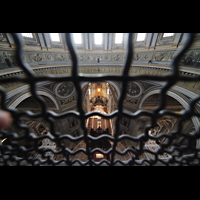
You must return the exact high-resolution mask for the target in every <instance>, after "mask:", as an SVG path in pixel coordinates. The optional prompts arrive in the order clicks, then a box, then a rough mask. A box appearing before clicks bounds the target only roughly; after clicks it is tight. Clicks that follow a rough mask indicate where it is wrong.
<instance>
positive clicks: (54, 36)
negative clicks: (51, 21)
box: [50, 33, 60, 42]
mask: <svg viewBox="0 0 200 200" xmlns="http://www.w3.org/2000/svg"><path fill="white" fill-rule="evenodd" d="M50 36H51V40H52V41H53V42H60V37H59V34H58V33H50Z"/></svg>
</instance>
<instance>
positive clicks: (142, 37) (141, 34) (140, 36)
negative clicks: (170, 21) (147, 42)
mask: <svg viewBox="0 0 200 200" xmlns="http://www.w3.org/2000/svg"><path fill="white" fill-rule="evenodd" d="M145 36H146V33H138V34H137V39H136V41H137V42H138V41H143V40H144V39H145Z"/></svg>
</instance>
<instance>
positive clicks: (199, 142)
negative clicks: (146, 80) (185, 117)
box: [139, 89, 200, 149]
mask: <svg viewBox="0 0 200 200" xmlns="http://www.w3.org/2000/svg"><path fill="white" fill-rule="evenodd" d="M158 93H160V89H156V90H152V91H150V92H148V93H147V94H145V95H144V96H143V98H142V100H141V101H140V103H139V109H141V107H142V104H143V102H144V101H145V100H146V99H147V98H148V97H149V96H151V95H153V94H158ZM166 94H167V95H169V96H171V97H172V98H174V99H176V100H177V101H178V102H179V103H180V104H181V105H182V106H183V107H184V108H185V109H188V108H189V101H186V100H185V99H183V98H182V97H181V96H180V95H178V94H176V93H175V92H172V91H169V90H168V91H167V93H166ZM191 119H192V122H193V124H194V127H195V130H196V131H199V127H200V122H199V120H198V118H197V117H195V116H194V117H192V118H191ZM196 148H198V149H200V139H197V142H196Z"/></svg>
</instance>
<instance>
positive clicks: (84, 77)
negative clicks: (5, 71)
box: [0, 33, 200, 165]
mask: <svg viewBox="0 0 200 200" xmlns="http://www.w3.org/2000/svg"><path fill="white" fill-rule="evenodd" d="M12 36H13V39H14V41H15V43H16V60H17V63H18V65H19V66H20V67H21V68H22V69H23V70H24V72H25V74H26V77H11V78H5V79H2V80H1V83H9V82H15V81H20V82H23V83H27V84H29V86H30V91H31V95H32V96H33V97H34V98H35V99H36V100H37V101H38V102H39V104H40V105H41V108H42V110H41V113H36V114H34V113H31V112H29V111H17V110H14V109H11V108H9V107H7V106H6V104H5V100H6V95H7V94H6V92H5V91H4V90H3V89H0V93H1V108H2V109H3V110H6V111H8V112H10V113H11V114H12V117H13V118H14V119H15V120H14V123H15V125H16V126H17V127H19V128H21V129H24V130H25V131H26V135H25V136H18V135H17V134H15V133H9V132H7V131H1V132H0V138H1V139H3V138H5V137H6V138H7V140H8V144H12V145H13V146H15V148H14V149H13V148H11V146H9V145H7V146H4V147H3V145H1V146H0V148H1V151H2V155H0V164H1V165H26V164H31V165H59V164H64V165H74V164H78V163H79V164H80V165H101V164H105V165H116V164H122V165H145V164H147V165H156V164H164V165H169V164H175V165H176V164H177V165H199V162H200V159H199V155H198V154H199V149H197V148H194V147H190V141H192V140H197V139H199V137H200V131H199V130H198V131H195V132H194V133H193V134H189V135H188V134H184V133H182V132H181V123H182V122H183V121H184V120H186V119H190V118H191V117H193V116H196V117H200V114H199V113H197V112H196V111H195V108H194V107H195V104H196V103H197V102H198V101H199V100H200V96H199V97H198V98H195V99H193V100H192V101H191V103H190V107H189V108H188V109H185V110H184V112H181V113H174V112H170V111H168V110H163V109H164V107H165V103H166V98H165V97H166V92H167V91H168V90H169V89H170V88H171V87H172V86H173V85H174V84H176V82H177V81H181V80H182V81H199V80H200V78H199V76H195V77H184V76H180V74H179V66H178V63H179V61H180V59H181V57H182V56H183V54H184V53H185V52H186V51H187V50H188V48H189V47H190V46H191V44H192V43H193V40H194V34H192V33H190V34H188V40H187V41H186V43H185V45H184V46H183V48H182V49H181V50H180V51H179V53H178V54H177V55H176V56H175V58H174V60H173V61H172V64H171V67H172V72H171V74H169V75H166V76H164V77H159V76H149V75H139V76H135V77H133V76H132V77H130V76H128V73H129V70H130V66H131V62H132V56H133V45H132V37H133V34H131V33H130V34H129V36H128V48H127V56H126V62H125V65H124V68H123V74H122V76H110V75H103V74H98V75H95V76H93V77H91V75H88V74H80V73H78V60H77V54H76V52H75V48H74V46H73V44H72V42H71V37H72V36H71V34H70V33H67V34H66V41H67V45H68V49H69V52H70V54H71V58H72V76H71V77H56V76H51V75H48V76H40V77H37V76H36V75H35V74H34V72H33V71H32V69H31V68H30V67H29V65H28V64H27V63H24V62H23V59H22V44H21V41H20V39H19V36H18V34H16V33H13V34H12ZM105 80H114V81H121V82H122V93H121V96H120V98H119V101H118V110H116V111H114V112H112V113H110V114H102V113H99V112H96V111H91V112H89V113H85V111H84V110H83V108H82V91H81V86H80V82H81V81H89V82H100V81H105ZM137 80H155V81H166V84H165V85H164V87H163V88H162V89H161V92H160V104H159V106H158V107H156V108H155V109H154V110H151V111H146V110H139V111H137V112H135V113H132V114H129V113H126V112H124V111H123V101H124V98H125V95H126V88H127V83H128V81H137ZM40 81H59V82H62V81H72V82H73V84H74V86H75V88H76V91H77V95H78V98H77V99H78V102H77V108H78V112H76V111H67V112H65V113H62V114H56V113H55V112H53V111H49V110H47V106H46V104H45V102H44V100H43V99H42V98H41V97H40V96H38V94H37V92H36V90H35V88H36V84H37V83H38V82H40ZM69 115H70V116H75V117H78V118H79V119H80V122H81V128H82V129H83V130H84V134H83V135H81V136H78V137H76V138H75V137H72V136H70V135H67V134H66V135H59V134H58V133H56V131H55V127H54V126H55V125H54V123H53V119H61V118H64V117H67V116H69ZM93 115H98V116H100V117H103V118H105V119H110V118H113V117H116V124H115V130H116V131H115V133H114V135H113V136H110V135H101V136H99V137H96V138H95V137H92V136H91V135H88V134H87V129H86V124H85V120H86V119H87V118H88V117H91V116H93ZM122 115H123V116H125V117H129V118H132V119H136V118H137V117H139V116H149V117H151V126H150V127H154V126H155V124H156V119H158V118H160V117H162V116H164V115H170V116H173V117H177V118H179V119H180V120H179V122H178V128H177V130H176V131H173V132H171V133H170V134H160V135H158V136H150V135H149V134H148V129H149V128H150V127H146V128H145V132H144V134H141V135H140V136H138V137H132V136H130V135H120V134H119V129H120V127H119V122H120V119H121V118H122ZM21 117H28V118H30V119H33V118H34V119H35V118H43V119H44V120H46V121H47V122H49V124H50V132H51V134H52V135H53V137H52V136H49V135H41V136H38V137H36V136H35V135H34V134H31V133H30V130H29V128H28V127H26V126H23V125H21V124H20V123H19V120H20V118H21ZM178 136H186V137H187V138H188V141H189V143H188V146H186V147H185V148H186V149H187V148H189V147H190V148H193V150H194V153H193V154H192V155H190V156H181V155H182V152H183V148H181V147H173V148H172V149H171V150H170V151H169V150H167V148H166V147H168V146H170V145H171V143H172V141H173V140H174V139H175V138H177V137H178ZM161 137H166V138H168V143H167V144H165V145H161V148H160V149H159V150H158V151H156V152H152V151H150V150H148V149H143V142H145V141H147V140H148V139H153V140H157V139H160V138H161ZM23 138H26V139H28V140H32V141H34V142H35V143H34V144H35V145H34V146H33V147H32V148H30V149H26V148H24V147H23V146H20V145H19V144H18V143H17V141H18V140H20V139H23ZM44 138H49V139H50V140H52V141H54V142H56V144H57V145H58V146H59V147H60V148H61V150H59V151H54V150H52V149H46V150H44V149H39V148H38V146H37V142H38V141H39V140H41V139H44ZM101 138H108V139H109V140H111V141H112V142H113V147H112V148H110V149H109V150H108V151H102V150H101V149H93V150H92V151H91V150H90V149H89V140H99V139H101ZM63 139H69V140H70V141H73V142H75V141H78V140H80V139H83V140H84V141H85V143H86V149H83V148H80V149H78V150H76V151H71V150H69V149H67V148H65V147H64V146H63V145H61V140H63ZM123 139H128V140H132V141H136V142H139V143H140V148H139V150H135V149H131V148H127V149H126V150H125V151H124V152H119V151H118V150H117V149H116V146H117V142H118V141H121V140H123ZM14 150H17V151H21V152H23V153H24V155H25V156H24V157H23V158H19V157H16V156H14V155H13V154H12V152H13V151H14ZM33 150H36V151H37V152H39V153H41V154H42V155H43V157H44V158H46V160H41V159H39V158H36V159H29V158H28V156H27V153H28V152H30V151H33ZM175 150H176V151H178V152H179V153H180V155H179V157H178V158H177V157H176V156H172V157H171V158H169V159H167V160H162V159H159V158H158V155H159V154H163V153H164V152H166V153H172V152H173V151H175ZM47 151H51V152H53V153H54V154H55V155H56V154H63V156H64V157H63V159H61V160H59V161H55V160H53V159H50V158H49V157H48V156H45V155H44V154H45V152H47ZM97 151H98V152H100V153H102V154H104V155H108V154H110V153H111V160H110V161H108V160H106V159H103V160H101V161H100V162H98V163H97V162H95V161H94V160H93V159H92V154H93V153H94V152H97ZM128 151H130V152H132V153H133V154H134V155H135V157H134V156H133V157H132V159H130V160H128V161H121V160H114V156H115V154H116V153H118V154H120V155H125V154H126V153H127V152H128ZM145 151H146V152H149V153H151V154H153V155H155V159H154V160H152V159H151V160H147V159H142V160H136V159H135V158H136V156H138V155H141V154H142V153H143V152H145ZM79 152H84V153H85V154H87V156H88V161H86V162H81V161H80V160H73V161H72V160H70V158H69V156H70V155H75V154H77V153H79Z"/></svg>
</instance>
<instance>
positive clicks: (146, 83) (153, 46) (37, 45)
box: [0, 33, 200, 163]
mask: <svg viewBox="0 0 200 200" xmlns="http://www.w3.org/2000/svg"><path fill="white" fill-rule="evenodd" d="M19 37H20V40H21V42H22V43H23V54H22V58H23V61H24V62H25V63H27V64H28V65H29V66H30V68H31V69H32V70H33V72H34V73H35V75H36V76H45V75H47V76H48V75H53V76H56V77H64V76H65V77H70V76H71V72H72V58H71V55H70V52H69V50H68V46H67V43H66V38H65V34H64V33H19ZM127 38H128V34H127V33H97V34H96V33H73V34H72V40H73V45H74V47H75V50H76V53H77V58H78V71H79V73H80V74H89V75H90V76H96V75H98V74H110V75H121V74H122V70H123V67H124V64H125V61H126V51H127ZM186 40H187V34H186V33H135V34H134V37H133V41H132V42H133V49H134V54H133V59H132V63H131V68H130V71H129V75H130V76H138V75H141V74H145V75H156V76H163V77H164V76H166V75H168V74H170V72H171V71H172V68H171V63H172V61H173V58H174V56H176V54H177V53H178V52H179V50H180V49H181V48H182V47H183V46H184V44H185V42H186ZM199 48H200V34H195V39H194V43H193V44H192V46H191V47H190V48H189V50H188V51H187V52H186V54H185V55H184V56H183V57H182V59H181V61H180V62H179V74H180V75H181V76H187V77H195V76H198V75H199V74H200V70H199V67H200V50H199ZM15 50H16V44H15V42H14V39H13V37H12V35H11V34H10V33H0V87H1V91H4V92H6V97H5V98H4V99H3V97H2V93H0V96H1V99H0V101H1V108H2V101H5V102H4V103H5V105H6V106H7V107H8V108H9V109H13V110H16V111H18V112H19V113H20V112H21V113H23V111H29V112H30V113H34V114H37V113H38V114H39V113H41V111H42V109H43V108H42V106H41V104H40V102H38V100H37V99H36V98H34V97H33V96H32V93H31V88H30V85H29V84H26V83H24V82H20V81H15V82H10V83H1V80H2V79H5V78H10V77H25V76H26V74H25V72H24V71H23V70H22V68H21V67H20V65H19V64H18V62H17V60H16V58H15ZM165 84H166V82H165V81H154V80H136V81H130V82H128V84H127V89H126V96H125V99H124V101H123V111H124V112H126V113H130V114H132V113H135V112H137V111H139V110H148V111H152V110H154V109H156V108H157V106H158V105H159V104H160V92H161V89H162V88H163V86H164V85H165ZM80 86H81V91H82V99H81V101H82V107H83V110H84V112H85V113H89V112H92V111H97V112H99V113H103V114H111V113H113V112H114V111H116V110H117V109H118V101H119V98H120V95H121V93H122V82H121V81H111V80H106V81H103V82H100V81H99V82H86V81H85V82H84V81H83V82H80ZM36 92H37V94H38V96H40V97H41V98H42V99H43V101H44V102H45V104H46V107H47V110H48V111H51V112H53V113H56V114H64V113H66V112H68V111H78V110H77V102H78V95H77V91H76V87H75V86H74V84H73V82H72V81H64V82H63V81H62V82H59V81H50V80H49V81H40V82H37V84H36ZM199 94H200V86H199V81H194V82H186V81H177V82H176V84H175V85H173V86H172V87H171V88H170V89H169V90H168V91H167V93H166V97H165V100H166V104H165V108H164V109H166V110H169V111H171V112H174V113H181V112H183V111H184V110H185V109H188V107H189V105H190V102H191V100H192V99H194V98H196V97H198V96H199ZM199 106H200V104H198V103H196V104H195V111H196V112H199V109H200V108H199ZM179 120H180V119H179V118H178V117H174V116H171V115H165V116H163V117H161V118H158V119H156V126H154V127H150V126H151V117H149V116H145V115H144V116H138V117H137V118H134V119H132V118H129V117H127V116H125V115H123V116H121V119H120V123H119V136H121V135H129V136H132V137H134V138H138V137H140V136H141V135H142V134H144V132H145V131H148V134H149V135H151V136H158V135H159V134H161V133H164V134H169V135H170V134H171V133H172V132H173V131H176V130H177V127H178V122H179ZM52 121H53V125H54V129H55V132H56V134H58V135H61V136H64V135H70V136H71V137H73V138H78V137H80V136H82V135H83V134H84V131H83V129H82V128H81V123H80V119H79V118H78V117H75V116H73V115H71V116H67V117H63V118H53V119H52ZM17 124H20V126H19V125H17ZM115 124H116V117H112V118H109V119H105V118H103V117H100V116H98V115H93V116H91V117H88V118H87V119H86V120H85V126H86V128H87V134H88V135H91V136H92V137H98V136H101V135H109V136H111V137H114V135H115V132H116V130H115ZM199 125H200V122H199V118H198V117H196V116H194V117H192V118H190V119H187V120H185V121H183V122H182V125H181V132H182V133H185V136H179V137H176V138H175V139H174V140H173V141H172V142H171V144H170V145H166V144H167V143H168V138H167V137H161V138H160V139H157V140H153V139H149V140H147V141H144V142H143V144H142V145H143V149H147V150H148V151H144V152H141V153H140V152H139V151H138V152H139V153H138V154H134V153H133V152H131V151H127V153H126V154H124V155H120V154H118V153H116V154H115V156H114V160H120V161H122V162H127V161H129V160H131V159H134V160H135V161H136V163H137V162H139V161H141V160H144V159H146V160H154V159H155V154H154V153H151V152H156V151H158V150H159V149H160V147H161V146H162V147H163V148H165V145H166V152H168V153H166V152H164V153H163V154H159V155H158V158H159V159H160V160H168V159H170V158H171V157H172V156H177V157H180V155H179V152H178V151H177V150H172V149H173V147H178V148H180V147H182V148H183V151H182V155H181V156H187V155H192V154H194V151H195V148H200V143H199V140H198V139H195V140H190V141H189V137H187V135H190V134H193V133H194V132H195V131H197V130H198V129H199ZM148 126H149V127H150V128H148ZM23 127H28V129H29V131H30V133H32V135H34V137H38V136H42V135H47V136H49V137H46V138H45V137H44V139H40V140H38V141H37V142H35V141H34V142H33V141H31V140H30V139H28V138H27V139H18V140H16V141H14V142H17V143H18V145H20V146H21V147H23V148H24V149H26V150H27V151H20V148H15V145H14V142H13V143H12V144H10V143H9V140H11V139H8V138H7V137H5V135H2V134H1V135H0V136H1V155H2V154H3V153H4V151H5V150H4V149H6V148H5V147H6V146H10V147H11V148H13V150H12V151H11V152H12V155H11V156H14V157H17V158H24V157H28V159H29V160H33V159H38V158H39V159H41V160H45V159H47V158H48V159H52V160H54V161H58V163H61V162H59V161H65V159H66V155H65V154H63V153H62V152H61V150H62V149H63V148H67V149H69V150H70V151H71V152H75V151H77V150H78V149H81V148H83V149H86V143H85V141H84V140H83V139H80V140H76V141H71V140H70V139H67V138H64V137H63V139H62V140H61V142H60V144H58V143H57V142H55V141H53V140H51V139H50V138H52V137H53V135H52V133H51V127H52V125H51V123H50V122H49V121H47V120H45V119H44V118H42V117H41V118H35V119H34V118H29V117H27V116H23V115H22V117H21V118H20V119H13V123H12V125H11V126H10V127H9V128H8V129H7V130H4V131H7V133H13V132H14V133H15V134H16V135H17V136H19V137H21V136H23V135H25V134H26V129H24V128H23ZM13 140H14V139H13ZM188 143H190V147H191V148H184V147H185V146H187V145H188ZM34 146H35V147H36V146H37V149H51V150H49V151H46V152H45V153H44V154H41V153H40V151H38V150H37V149H33V147H34ZM140 146H141V144H140V142H136V141H133V140H129V139H122V140H120V141H119V142H117V146H116V150H118V151H119V152H124V151H125V150H126V149H127V148H131V149H134V150H135V151H137V150H139V149H140ZM112 147H113V141H111V140H109V139H107V138H101V139H99V140H97V141H93V140H89V149H90V150H93V149H95V148H98V149H101V150H102V151H108V150H109V149H110V148H112ZM32 149H33V150H32ZM53 152H61V153H57V154H54V153H53ZM1 159H4V160H6V158H1ZM69 159H70V160H71V161H76V160H80V161H81V162H87V161H88V156H87V155H86V154H85V153H84V152H82V151H80V152H78V153H76V154H72V155H69ZM104 159H105V160H107V161H110V160H111V153H110V154H108V155H104V154H102V153H101V152H98V151H96V152H95V153H93V155H92V160H93V161H95V162H100V161H102V160H104Z"/></svg>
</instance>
